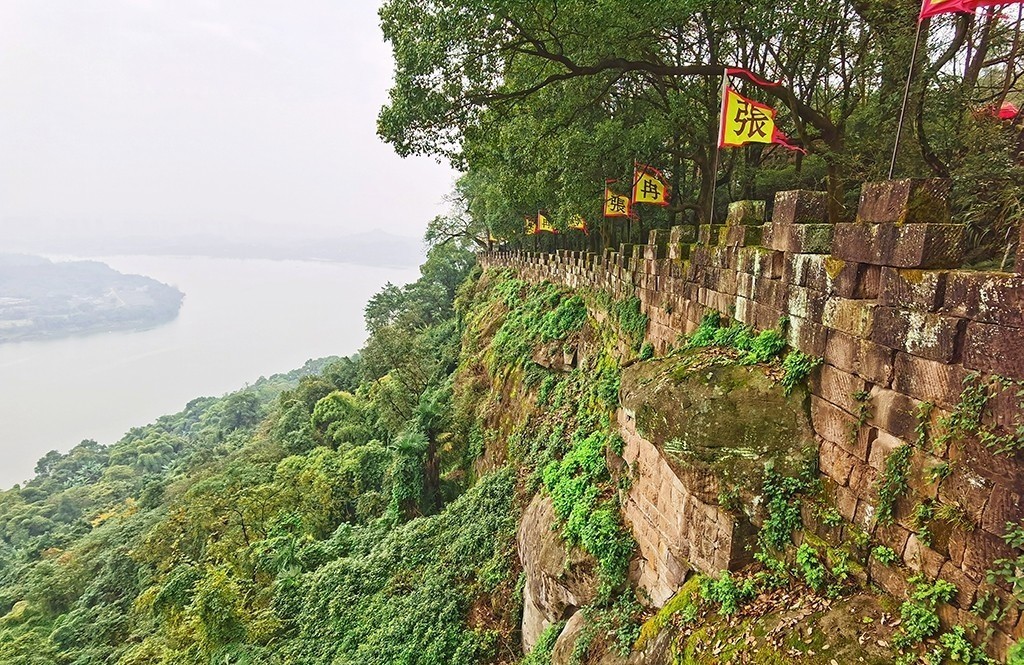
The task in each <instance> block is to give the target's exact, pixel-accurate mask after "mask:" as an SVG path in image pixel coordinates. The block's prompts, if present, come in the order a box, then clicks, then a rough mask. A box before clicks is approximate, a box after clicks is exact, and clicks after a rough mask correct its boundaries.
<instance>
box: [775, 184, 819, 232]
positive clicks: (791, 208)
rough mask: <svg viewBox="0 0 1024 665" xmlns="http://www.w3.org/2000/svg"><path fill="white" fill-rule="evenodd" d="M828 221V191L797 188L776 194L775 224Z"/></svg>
mask: <svg viewBox="0 0 1024 665" xmlns="http://www.w3.org/2000/svg"><path fill="white" fill-rule="evenodd" d="M827 221H828V194H827V193H825V192H812V191H809V190H806V189H797V190H791V191H788V192H778V193H776V194H775V205H774V207H773V208H772V223H773V224H821V223H823V222H827Z"/></svg>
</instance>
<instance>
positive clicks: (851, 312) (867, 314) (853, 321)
mask: <svg viewBox="0 0 1024 665" xmlns="http://www.w3.org/2000/svg"><path fill="white" fill-rule="evenodd" d="M874 320H875V303H873V302H867V301H863V300H850V299H848V298H840V297H838V296H836V297H832V298H829V299H828V300H827V301H826V303H825V308H824V311H823V313H822V318H821V322H822V323H823V324H824V325H826V326H827V327H829V328H832V329H834V330H840V331H842V332H844V333H846V334H847V335H852V336H853V337H859V338H861V339H867V338H868V337H870V336H871V330H872V328H873V325H874Z"/></svg>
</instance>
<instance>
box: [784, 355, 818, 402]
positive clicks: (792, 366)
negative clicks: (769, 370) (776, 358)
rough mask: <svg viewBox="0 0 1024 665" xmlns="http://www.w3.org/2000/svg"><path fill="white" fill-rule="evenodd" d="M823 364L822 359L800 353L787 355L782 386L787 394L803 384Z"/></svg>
mask: <svg viewBox="0 0 1024 665" xmlns="http://www.w3.org/2000/svg"><path fill="white" fill-rule="evenodd" d="M821 362H822V360H821V358H812V357H811V356H808V355H806V354H805V353H802V352H800V351H790V352H789V353H787V354H786V357H785V358H784V359H783V361H782V371H783V375H782V386H783V389H784V391H785V393H786V394H787V395H789V394H790V393H792V392H793V390H795V389H796V387H797V386H799V385H801V384H803V382H804V381H806V380H807V377H808V376H810V375H811V372H812V371H814V368H815V367H817V366H818V365H820V364H821Z"/></svg>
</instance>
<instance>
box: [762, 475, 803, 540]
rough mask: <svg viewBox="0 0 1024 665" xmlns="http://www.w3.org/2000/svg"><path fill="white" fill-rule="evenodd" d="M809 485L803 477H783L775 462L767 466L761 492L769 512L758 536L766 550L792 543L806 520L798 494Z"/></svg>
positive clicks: (766, 510) (766, 509)
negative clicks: (794, 532) (801, 513)
mask: <svg viewBox="0 0 1024 665" xmlns="http://www.w3.org/2000/svg"><path fill="white" fill-rule="evenodd" d="M806 487H807V484H806V482H804V480H803V479H801V478H791V477H786V476H783V475H781V474H779V473H778V472H776V471H775V468H774V466H771V465H769V466H767V467H766V468H765V472H764V484H763V488H762V492H761V493H762V497H763V501H764V507H765V512H766V515H765V518H764V523H763V524H762V525H761V531H760V532H759V533H758V536H757V538H758V543H759V544H760V546H761V549H762V551H764V550H775V551H781V550H783V549H784V548H785V547H786V546H788V545H789V544H791V543H792V539H793V531H795V530H796V529H798V528H799V527H800V526H801V525H802V523H803V522H802V520H801V518H800V499H799V496H798V495H799V494H800V493H801V492H803V491H804V490H805V489H806Z"/></svg>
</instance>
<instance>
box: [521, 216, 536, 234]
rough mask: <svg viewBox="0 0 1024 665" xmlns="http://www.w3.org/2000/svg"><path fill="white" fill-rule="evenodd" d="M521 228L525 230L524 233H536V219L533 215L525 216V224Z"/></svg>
mask: <svg viewBox="0 0 1024 665" xmlns="http://www.w3.org/2000/svg"><path fill="white" fill-rule="evenodd" d="M523 228H524V230H525V231H526V235H528V236H532V235H537V219H536V218H535V217H527V218H526V225H525V226H524V227H523Z"/></svg>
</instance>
